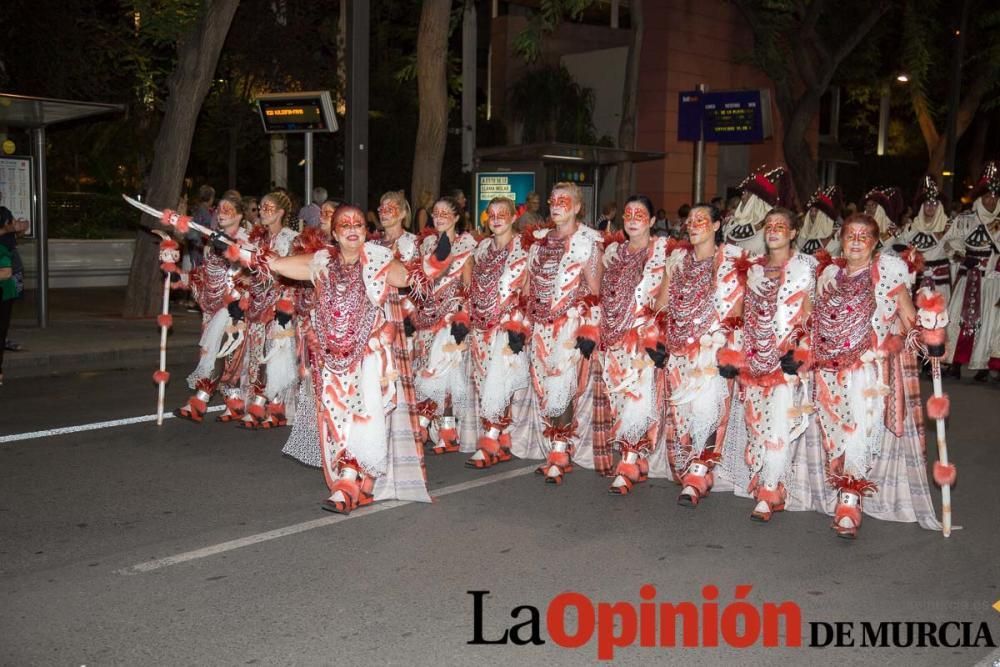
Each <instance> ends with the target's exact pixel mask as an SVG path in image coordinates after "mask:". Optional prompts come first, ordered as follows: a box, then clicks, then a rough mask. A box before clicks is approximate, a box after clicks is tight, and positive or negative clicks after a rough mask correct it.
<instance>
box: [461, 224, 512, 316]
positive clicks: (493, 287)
mask: <svg viewBox="0 0 1000 667" xmlns="http://www.w3.org/2000/svg"><path fill="white" fill-rule="evenodd" d="M513 245H514V242H513V240H511V241H509V242H508V243H507V245H505V246H504V247H502V248H496V247H495V246H494V245H493V243H490V244H489V247H488V248H487V250H486V252H485V253H484V256H483V257H482V258H480V259H478V260H477V261H476V270H475V271H474V272H473V275H472V285H471V286H470V287H469V303H470V304H471V311H472V312H471V316H472V317H471V319H472V325H473V326H474V327H476V329H478V330H480V331H486V330H488V329H491V328H492V327H494V326H496V323H497V321H498V320H499V319H500V316H501V315H503V313H501V312H499V308H500V303H499V300H500V277H501V276H502V275H503V270H504V268H505V267H506V266H507V257H508V256H509V255H510V250H511V248H512V247H513Z"/></svg>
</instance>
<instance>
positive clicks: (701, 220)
mask: <svg viewBox="0 0 1000 667" xmlns="http://www.w3.org/2000/svg"><path fill="white" fill-rule="evenodd" d="M685 226H686V227H687V230H688V233H689V234H691V233H695V234H697V233H700V232H703V231H705V230H706V229H709V228H710V227H711V226H712V216H710V215H709V214H708V213H705V212H704V211H698V212H697V213H692V214H691V215H689V216H688V219H687V222H686V223H685Z"/></svg>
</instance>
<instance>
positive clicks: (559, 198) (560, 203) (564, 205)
mask: <svg viewBox="0 0 1000 667" xmlns="http://www.w3.org/2000/svg"><path fill="white" fill-rule="evenodd" d="M549 208H552V209H556V208H558V209H561V210H564V211H568V210H569V209H571V208H573V198H572V197H570V196H569V195H555V196H552V197H549Z"/></svg>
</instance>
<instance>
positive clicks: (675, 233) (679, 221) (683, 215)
mask: <svg viewBox="0 0 1000 667" xmlns="http://www.w3.org/2000/svg"><path fill="white" fill-rule="evenodd" d="M716 199H719V197H716ZM713 201H714V200H713ZM719 201H722V200H721V199H719ZM716 210H720V209H716ZM690 213H691V206H690V205H689V204H681V205H680V207H679V208H678V209H677V217H676V218H675V219H673V220H671V221H670V229H669V230H668V231H669V233H670V236H671V237H672V238H675V239H678V240H680V239H683V238H684V236H685V235H686V233H687V219H688V215H689V214H690Z"/></svg>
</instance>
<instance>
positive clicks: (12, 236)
mask: <svg viewBox="0 0 1000 667" xmlns="http://www.w3.org/2000/svg"><path fill="white" fill-rule="evenodd" d="M2 202H3V192H0V246H3V247H4V248H6V249H7V255H8V256H9V257H10V269H11V275H10V278H9V280H10V281H11V282H10V283H7V290H8V291H10V290H11V286H12V287H13V296H12V297H9V298H8V299H5V300H6V301H9V303H8V304H6V307H8V308H10V309H12V310H13V307H14V302H15V301H17V300H18V299H20V298H21V297H22V296H23V294H24V262H23V261H21V254H20V253H19V252H18V250H17V238H18V237H19V236H21V235H23V234H26V233H27V232H28V228H29V223H28V221H27V220H25V219H15V218H14V214H13V213H12V212H11V210H10V209H9V208H7V207H6V206H3V205H2ZM7 327H8V328H7V329H6V330H4V333H3V335H2V336H0V347H3V348H4V349H5V350H7V351H9V352H20V351H21V350H22V349H23V348H22V346H21V344H20V343H16V342H15V341H13V340H11V339H10V338H8V332H9V328H10V320H9V319H8V322H7Z"/></svg>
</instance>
